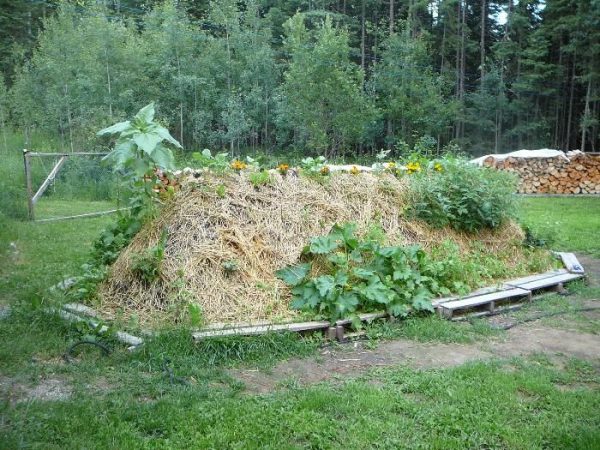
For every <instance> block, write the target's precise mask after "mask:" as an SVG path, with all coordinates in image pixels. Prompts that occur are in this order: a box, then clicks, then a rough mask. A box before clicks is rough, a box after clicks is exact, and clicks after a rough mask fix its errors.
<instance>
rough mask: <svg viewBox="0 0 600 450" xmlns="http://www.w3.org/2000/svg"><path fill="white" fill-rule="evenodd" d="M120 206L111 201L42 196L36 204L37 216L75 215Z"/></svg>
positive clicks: (46, 217)
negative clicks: (58, 198) (61, 198)
mask: <svg viewBox="0 0 600 450" xmlns="http://www.w3.org/2000/svg"><path fill="white" fill-rule="evenodd" d="M117 208H119V206H118V205H117V204H116V203H115V202H110V201H82V200H55V199H45V198H42V199H41V200H40V201H39V202H38V203H37V204H36V205H35V218H36V220H39V219H49V218H54V217H65V216H75V215H78V214H88V213H97V212H102V211H109V210H113V209H117Z"/></svg>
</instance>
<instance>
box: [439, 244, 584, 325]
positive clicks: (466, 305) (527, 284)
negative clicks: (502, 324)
mask: <svg viewBox="0 0 600 450" xmlns="http://www.w3.org/2000/svg"><path fill="white" fill-rule="evenodd" d="M573 256H574V255H573ZM574 264H575V265H576V266H577V265H578V262H575V263H574ZM579 267H581V266H580V265H579ZM582 277H583V274H581V273H569V271H568V270H566V269H559V270H552V271H549V272H545V273H542V274H538V275H531V276H528V277H522V278H517V279H514V280H509V281H506V282H504V283H503V284H502V285H501V286H500V287H499V288H498V289H497V290H496V291H495V292H490V293H483V294H479V295H473V294H471V295H468V296H466V297H460V298H456V297H448V298H443V299H438V300H437V301H436V302H435V304H434V307H435V308H436V310H437V312H438V315H440V316H442V317H446V318H448V319H452V318H454V313H455V312H458V311H462V312H465V311H474V312H475V315H477V316H482V315H485V314H489V313H491V312H493V311H494V310H495V309H496V307H497V306H498V303H508V302H510V301H513V300H515V299H523V298H527V299H528V300H531V297H532V294H533V292H534V291H538V290H540V289H548V288H554V289H557V290H562V289H563V284H564V283H567V282H569V281H573V280H577V279H579V278H582ZM482 308H483V309H485V311H481V309H482Z"/></svg>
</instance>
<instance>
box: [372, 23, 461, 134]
mask: <svg viewBox="0 0 600 450" xmlns="http://www.w3.org/2000/svg"><path fill="white" fill-rule="evenodd" d="M372 83H373V86H374V89H375V91H376V92H377V98H378V99H379V102H380V107H381V109H382V110H383V111H384V117H385V119H386V120H387V121H388V123H391V129H392V130H394V133H393V134H392V135H390V136H388V139H389V141H388V143H389V144H393V143H396V142H398V141H400V140H402V141H405V142H407V143H409V144H412V143H414V141H415V140H416V138H418V137H421V136H425V135H430V136H439V135H440V134H441V133H443V132H444V131H445V130H446V129H447V128H448V127H449V126H450V125H451V123H452V122H451V121H452V116H453V113H454V112H455V110H456V104H455V103H454V102H451V101H450V102H449V101H447V100H446V99H445V92H444V84H445V83H444V80H443V78H442V77H440V76H439V75H436V74H435V72H434V71H433V69H432V67H431V65H430V63H429V56H428V52H427V48H426V46H425V43H424V41H423V39H421V38H416V39H413V38H411V37H410V36H409V35H408V34H407V33H399V34H393V35H391V36H390V37H389V38H388V39H387V40H386V41H385V43H384V45H383V51H382V57H381V61H380V62H379V63H378V64H376V66H375V68H374V73H373V80H372Z"/></svg>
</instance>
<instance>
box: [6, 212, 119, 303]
mask: <svg viewBox="0 0 600 450" xmlns="http://www.w3.org/2000/svg"><path fill="white" fill-rule="evenodd" d="M41 204H43V210H42V212H44V213H45V214H48V217H55V216H60V215H63V214H64V213H65V212H67V213H71V214H82V213H83V212H91V211H94V210H95V211H101V210H102V209H100V208H105V209H109V208H108V207H109V206H111V205H112V203H109V202H87V201H74V200H73V201H68V202H65V201H51V200H46V201H45V202H43V203H41ZM67 204H68V205H67ZM112 220H114V216H110V215H107V216H100V217H95V218H86V219H77V220H64V221H57V222H48V223H35V222H29V221H18V220H12V219H8V218H4V219H3V218H1V217H0V258H2V259H3V260H4V263H3V264H0V304H8V303H13V302H15V301H26V302H32V301H34V300H35V301H38V300H41V299H43V297H44V295H45V293H46V291H47V288H49V287H50V286H52V285H54V284H56V283H58V282H59V281H61V280H63V279H64V278H65V277H68V276H73V275H77V274H78V273H79V272H80V270H79V268H80V266H81V264H83V263H84V262H85V261H86V259H87V258H88V255H89V252H90V248H91V244H92V242H93V240H94V239H96V238H97V237H98V235H99V233H100V231H101V230H102V229H103V228H104V227H105V226H106V225H107V224H108V223H110V221H112Z"/></svg>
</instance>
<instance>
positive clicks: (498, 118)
mask: <svg viewBox="0 0 600 450" xmlns="http://www.w3.org/2000/svg"><path fill="white" fill-rule="evenodd" d="M0 75H1V76H0V127H1V132H2V137H0V139H2V140H0V146H4V148H5V150H8V146H9V143H10V142H14V139H11V138H8V139H7V135H10V134H11V133H13V131H14V130H18V132H19V133H20V134H22V136H23V138H22V141H23V142H22V144H23V145H22V147H23V148H30V147H29V146H30V141H31V136H32V134H34V133H43V134H44V135H45V136H48V137H49V138H51V139H52V140H53V142H55V143H56V145H57V146H59V147H61V148H60V149H58V150H63V151H73V150H83V149H86V150H90V149H94V148H96V149H98V148H100V147H101V146H102V145H106V142H100V141H98V140H97V139H96V138H95V131H97V130H99V129H101V128H103V127H105V126H107V125H109V124H112V123H114V122H116V121H119V120H122V119H124V118H126V117H130V116H131V115H132V114H133V113H135V111H137V110H138V109H139V108H140V107H142V106H144V105H146V104H147V103H149V102H150V101H155V102H156V105H157V109H158V117H160V118H161V120H162V121H163V122H164V124H165V125H166V126H167V127H168V128H169V130H170V131H171V133H172V134H173V136H175V137H176V138H177V139H178V140H179V141H180V142H181V143H182V144H183V146H184V148H186V149H188V150H197V149H202V148H205V147H209V148H211V149H212V148H226V149H228V150H229V151H231V153H232V154H239V153H240V152H243V151H247V150H248V149H252V150H255V151H256V150H262V151H266V152H268V153H277V152H281V151H285V152H290V151H296V152H297V153H299V154H302V155H308V154H325V155H326V156H328V157H330V158H331V157H339V156H354V157H356V156H367V155H372V154H375V153H376V152H377V151H379V149H381V148H394V149H396V150H398V151H399V152H402V151H404V150H408V149H412V148H414V147H416V148H417V149H421V150H423V149H424V150H427V151H434V152H439V151H442V150H443V149H444V148H446V149H447V148H461V149H463V150H464V151H467V152H469V153H471V154H473V155H480V154H485V153H490V152H501V151H508V150H515V149H521V148H540V147H551V148H558V149H563V150H571V149H576V148H579V149H582V150H584V151H599V148H600V138H599V133H598V130H599V120H598V117H599V115H600V1H599V0H546V1H542V0H519V1H517V0H501V1H492V0H477V1H474V0H435V1H427V0H336V1H328V0H322V1H317V0H277V1H275V0H245V1H243V0H241V1H233V0H221V1H215V2H208V1H195V0H194V1H193V0H180V1H167V2H159V1H152V0H147V1H139V0H120V1H119V0H105V1H84V0H77V1H55V0H29V1H24V0H19V1H8V0H0Z"/></svg>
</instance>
